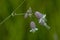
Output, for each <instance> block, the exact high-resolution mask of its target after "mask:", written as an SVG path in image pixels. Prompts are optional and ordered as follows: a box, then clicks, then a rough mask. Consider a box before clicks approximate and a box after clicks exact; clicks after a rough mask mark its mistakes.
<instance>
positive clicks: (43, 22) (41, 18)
mask: <svg viewBox="0 0 60 40" xmlns="http://www.w3.org/2000/svg"><path fill="white" fill-rule="evenodd" d="M35 16H36V17H37V18H38V20H39V23H40V24H41V25H43V26H45V27H46V28H47V29H50V27H49V26H48V25H47V23H46V21H47V20H46V18H45V17H46V14H41V13H40V12H38V11H36V12H35Z"/></svg>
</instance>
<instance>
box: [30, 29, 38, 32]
mask: <svg viewBox="0 0 60 40" xmlns="http://www.w3.org/2000/svg"><path fill="white" fill-rule="evenodd" d="M37 30H38V28H35V29H31V30H30V32H36V31H37Z"/></svg>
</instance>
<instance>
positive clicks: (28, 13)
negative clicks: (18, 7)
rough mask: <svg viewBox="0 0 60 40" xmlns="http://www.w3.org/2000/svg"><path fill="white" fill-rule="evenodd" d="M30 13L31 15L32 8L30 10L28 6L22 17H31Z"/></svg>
mask: <svg viewBox="0 0 60 40" xmlns="http://www.w3.org/2000/svg"><path fill="white" fill-rule="evenodd" d="M31 15H32V10H31V7H29V9H28V10H27V12H26V13H25V15H24V18H27V17H28V16H29V17H31Z"/></svg>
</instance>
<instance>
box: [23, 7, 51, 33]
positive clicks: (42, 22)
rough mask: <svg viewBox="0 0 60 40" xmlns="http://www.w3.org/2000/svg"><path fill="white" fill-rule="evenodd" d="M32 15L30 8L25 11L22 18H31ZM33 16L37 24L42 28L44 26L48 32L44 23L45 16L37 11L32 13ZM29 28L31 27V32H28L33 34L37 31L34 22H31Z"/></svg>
mask: <svg viewBox="0 0 60 40" xmlns="http://www.w3.org/2000/svg"><path fill="white" fill-rule="evenodd" d="M31 15H32V10H31V7H30V8H29V9H28V10H27V12H26V13H25V15H24V18H27V17H28V16H29V17H31ZM34 15H35V16H36V18H37V19H38V23H40V24H41V25H42V26H45V27H46V28H47V29H48V30H49V29H50V27H49V26H48V25H47V23H46V21H47V19H46V14H42V13H40V12H38V11H36V12H35V13H34ZM30 27H31V30H30V32H35V31H37V30H38V28H36V24H35V22H34V21H31V22H30Z"/></svg>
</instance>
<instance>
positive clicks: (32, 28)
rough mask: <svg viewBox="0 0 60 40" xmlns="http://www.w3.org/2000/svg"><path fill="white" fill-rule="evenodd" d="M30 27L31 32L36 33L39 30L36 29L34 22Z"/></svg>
mask: <svg viewBox="0 0 60 40" xmlns="http://www.w3.org/2000/svg"><path fill="white" fill-rule="evenodd" d="M30 27H31V30H30V32H35V31H37V30H38V28H36V24H35V23H34V22H33V21H31V23H30Z"/></svg>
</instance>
